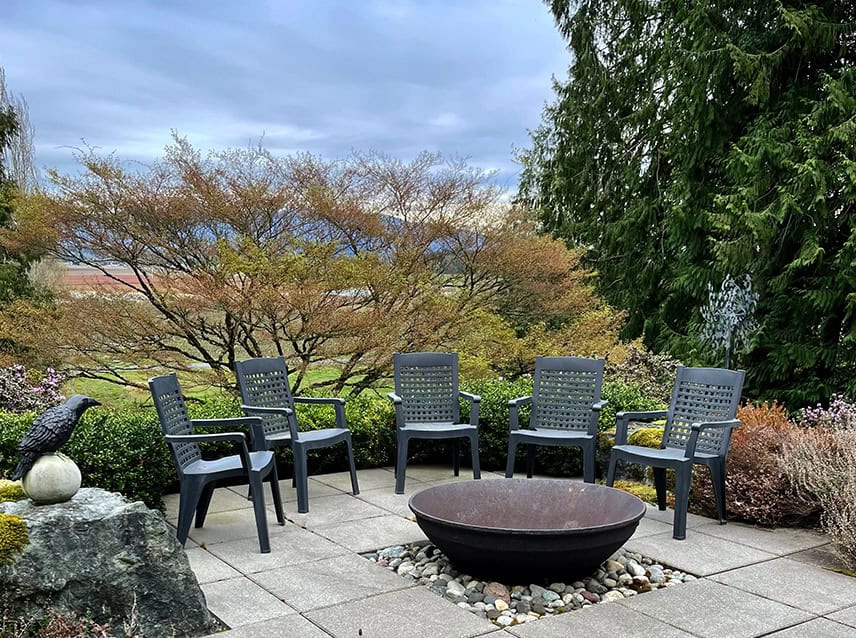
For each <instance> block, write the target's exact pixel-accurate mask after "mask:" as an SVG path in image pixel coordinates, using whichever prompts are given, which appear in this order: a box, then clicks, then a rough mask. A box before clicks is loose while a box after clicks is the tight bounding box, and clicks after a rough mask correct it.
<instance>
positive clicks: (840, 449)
mask: <svg viewBox="0 0 856 638" xmlns="http://www.w3.org/2000/svg"><path fill="white" fill-rule="evenodd" d="M840 424H841V422H840V421H839V422H838V425H840ZM851 427H852V425H851ZM854 451H856V429H838V428H837V427H834V426H833V427H817V428H812V429H804V430H802V431H801V432H800V433H799V434H798V435H797V436H795V437H793V438H791V439H790V440H789V441H788V443H787V445H786V446H785V447H784V449H783V450H782V454H781V463H782V467H783V468H784V471H785V472H786V473H787V475H788V476H789V477H790V479H791V480H792V481H793V482H794V483H796V484H797V485H799V486H800V487H801V488H802V489H803V490H804V491H805V492H807V493H809V494H811V495H812V497H813V498H814V499H815V500H816V502H817V503H818V505H819V506H820V509H821V517H820V521H821V524H822V525H823V528H824V531H825V532H826V533H827V534H828V535H829V536H830V537H831V538H832V541H833V543H834V546H835V549H836V552H837V553H838V555H839V557H840V558H841V560H842V562H843V563H844V565H845V567H847V568H848V569H850V570H854V571H856V463H854V457H856V453H854Z"/></svg>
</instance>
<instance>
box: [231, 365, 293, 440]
mask: <svg viewBox="0 0 856 638" xmlns="http://www.w3.org/2000/svg"><path fill="white" fill-rule="evenodd" d="M235 374H236V376H237V378H238V389H239V390H240V392H241V399H242V401H243V402H244V404H245V405H255V406H258V407H260V408H291V409H292V410H294V398H293V397H292V395H291V386H290V385H289V383H288V366H286V365H285V359H283V358H282V357H268V358H262V359H247V360H246V361H238V362H237V363H235ZM256 416H258V415H256ZM262 420H263V422H264V430H265V434H267V435H271V434H278V433H280V432H288V431H289V429H288V419H287V418H286V417H285V416H282V415H280V414H266V415H264V416H262Z"/></svg>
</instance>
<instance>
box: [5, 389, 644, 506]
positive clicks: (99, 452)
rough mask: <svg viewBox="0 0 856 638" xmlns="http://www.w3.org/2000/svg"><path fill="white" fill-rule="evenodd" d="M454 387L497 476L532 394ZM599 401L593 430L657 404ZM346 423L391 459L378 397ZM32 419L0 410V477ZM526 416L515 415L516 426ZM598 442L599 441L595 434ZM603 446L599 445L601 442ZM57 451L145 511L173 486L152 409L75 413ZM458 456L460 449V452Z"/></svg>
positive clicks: (287, 465)
mask: <svg viewBox="0 0 856 638" xmlns="http://www.w3.org/2000/svg"><path fill="white" fill-rule="evenodd" d="M462 388H463V389H464V390H466V391H468V392H473V393H475V394H478V395H480V396H481V397H482V402H481V411H480V415H481V419H480V422H481V429H480V437H479V438H480V446H479V447H480V450H479V452H480V459H481V464H482V468H483V469H485V470H495V471H504V469H505V461H506V454H507V450H508V401H509V400H510V399H513V398H515V397H518V396H524V395H527V394H530V393H531V392H532V380H531V379H521V380H518V381H499V380H493V381H477V382H469V383H464V384H462ZM603 394H604V398H606V399H609V401H610V406H609V408H607V409H606V410H604V412H603V414H602V415H601V423H600V426H601V429H604V430H605V429H608V428H611V427H612V426H613V425H614V423H615V412H616V411H617V410H622V409H633V410H644V409H654V408H657V407H660V406H659V404H658V403H657V402H656V401H652V400H650V399H648V398H646V397H644V396H643V395H642V393H641V390H639V388H637V387H633V386H632V384H627V383H624V382H621V381H617V382H607V383H605V384H604V392H603ZM189 410H190V413H191V418H217V417H230V416H240V414H241V412H240V407H239V406H238V404H237V403H236V402H233V401H229V400H218V401H209V402H206V403H204V404H191V405H190V406H189ZM468 410H469V403H468V402H466V401H463V402H462V417H463V418H464V419H467V418H469V414H468ZM345 413H346V416H347V419H348V425H349V427H350V429H351V433H352V436H353V440H354V455H355V457H356V463H357V466H358V467H360V468H366V467H377V466H384V465H391V464H392V462H393V459H394V455H395V414H394V411H393V407H392V405H391V404H390V402H389V401H388V400H387V399H386V397H381V396H377V395H374V394H369V393H364V394H363V395H361V396H359V397H356V398H349V399H348V400H347V402H346V404H345ZM33 418H34V415H33V414H23V415H19V414H9V413H3V412H0V476H8V475H9V474H10V473H11V472H12V470H13V469H14V467H15V465H16V464H17V462H18V453H17V450H16V447H17V444H18V442H19V441H20V440H21V437H22V436H23V435H24V432H25V431H26V430H27V428H29V427H30V425H31V424H32V421H33ZM528 418H529V413H528V409H523V410H521V423H525V421H526V419H528ZM298 419H299V421H300V423H301V428H303V429H309V428H325V427H333V426H334V424H335V413H334V410H333V408H332V407H331V406H328V405H298ZM603 441H604V442H605V441H606V437H603ZM604 445H606V443H604ZM64 451H65V452H66V453H67V454H68V455H69V456H70V457H71V458H73V459H74V460H75V462H76V463H77V465H78V466H79V467H80V471H81V474H82V475H83V484H84V486H97V487H101V488H104V489H107V490H110V491H115V492H120V493H122V494H124V495H125V496H126V497H128V498H130V499H133V500H141V501H143V502H145V503H146V504H147V505H148V506H150V507H155V508H160V507H162V505H163V500H162V496H163V494H164V493H166V492H167V491H168V490H170V489H174V487H175V486H174V483H175V470H174V468H173V465H172V459H171V456H170V454H169V450H168V449H167V446H166V444H165V442H164V439H163V435H162V434H161V430H160V426H159V424H158V420H157V415H156V413H155V411H154V409H153V408H149V409H143V408H139V409H134V410H121V411H119V410H116V411H114V410H107V409H103V408H96V409H92V410H89V411H88V412H86V414H84V415H83V418H82V419H81V422H80V424H79V425H78V427H77V429H76V430H75V432H74V435H73V436H72V437H71V440H70V441H69V442H68V444H67V445H66V447H65V448H64ZM203 451H204V453H205V454H206V456H215V455H219V454H222V453H231V452H233V451H234V448H233V447H232V445H231V444H228V443H226V444H219V443H218V444H208V445H205V446H203ZM463 452H464V453H465V454H466V453H467V451H466V450H464V451H463ZM411 453H412V455H413V456H415V457H416V459H417V461H423V462H440V463H448V462H449V461H450V458H449V455H450V452H449V446H448V444H445V445H444V444H442V443H438V442H434V441H425V442H423V441H417V442H415V443H414V445H413V447H412V450H411ZM277 458H278V460H279V465H280V468H281V469H280V474H281V477H282V478H286V477H289V476H291V454H290V452H289V450H288V449H280V450H278V451H277ZM524 458H525V450H521V451H520V453H519V461H520V463H519V465H518V469H523V468H524V467H525V466H524V464H523V459H524ZM537 460H538V466H537V471H538V472H539V473H545V474H551V475H560V476H567V475H574V474H579V473H580V472H581V465H580V454H579V451H578V450H574V449H567V448H550V447H540V448H538V457H537ZM346 467H347V464H346V458H345V454H344V450H342V451H341V452H339V451H334V452H333V453H330V451H329V450H318V451H316V452H313V453H312V454H311V455H310V459H309V468H310V472H312V473H323V472H335V471H341V470H344V469H346Z"/></svg>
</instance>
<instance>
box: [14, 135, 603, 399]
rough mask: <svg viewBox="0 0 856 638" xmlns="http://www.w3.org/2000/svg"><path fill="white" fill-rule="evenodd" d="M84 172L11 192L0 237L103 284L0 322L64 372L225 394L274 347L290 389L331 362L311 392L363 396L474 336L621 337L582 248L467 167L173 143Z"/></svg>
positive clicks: (94, 159) (95, 163) (423, 157)
mask: <svg viewBox="0 0 856 638" xmlns="http://www.w3.org/2000/svg"><path fill="white" fill-rule="evenodd" d="M82 162H83V168H84V169H85V170H84V171H83V172H82V173H81V174H79V175H73V176H64V175H60V174H57V173H53V174H51V181H52V185H53V187H52V189H49V190H48V191H47V192H46V193H42V194H36V195H33V196H31V197H30V198H28V199H25V200H22V202H21V215H20V218H21V219H20V223H19V224H18V226H17V228H16V229H15V230H14V232H8V233H6V235H5V237H4V238H3V241H4V243H5V244H6V245H7V246H16V247H21V248H24V247H27V248H34V249H38V250H43V251H46V252H47V253H49V254H51V255H53V256H54V257H56V258H57V259H60V260H64V261H70V262H75V263H81V264H86V265H88V266H91V267H92V268H95V269H97V270H98V271H100V272H101V273H103V275H104V277H106V278H107V280H108V281H110V282H111V285H109V286H107V285H105V286H102V287H101V288H100V289H98V290H97V291H95V294H87V295H81V294H79V293H78V294H76V295H72V294H66V295H64V296H61V297H60V298H59V300H58V303H56V304H55V305H54V306H53V307H52V308H48V309H39V308H34V307H32V306H28V305H27V304H24V303H22V304H18V306H17V307H15V308H12V309H11V312H8V313H6V315H5V318H4V319H3V320H4V321H5V323H6V326H5V327H6V328H7V329H9V330H11V331H17V337H20V338H22V339H26V341H27V345H28V347H30V348H31V349H32V350H33V351H34V352H42V353H43V354H44V357H45V358H46V359H48V360H56V361H60V362H62V363H63V367H64V368H65V370H66V372H67V373H68V374H72V375H74V374H76V375H83V376H89V377H97V378H104V379H108V380H112V381H116V382H119V383H128V384H131V383H133V380H132V379H130V378H129V377H128V375H127V374H125V373H124V372H123V369H125V368H127V367H128V366H129V364H133V365H134V366H146V365H150V366H152V367H157V368H159V369H163V368H172V369H187V368H188V367H194V368H195V369H199V370H208V371H210V372H211V373H212V375H213V376H214V377H216V379H215V381H216V382H218V383H229V384H230V383H231V382H232V381H231V379H232V376H231V374H230V372H229V371H230V370H231V369H232V367H233V364H234V362H235V360H236V359H240V358H243V357H255V356H267V355H284V356H286V357H287V358H288V360H289V362H290V364H291V366H292V368H293V369H294V370H295V371H296V372H297V378H296V379H295V381H294V386H295V388H296V389H300V387H301V386H302V385H305V384H304V380H305V375H306V372H307V371H308V370H309V368H310V366H312V365H313V364H317V363H319V362H326V363H334V364H335V365H336V366H337V369H338V375H337V376H336V377H335V378H332V379H326V380H324V381H322V382H321V384H322V385H325V386H327V387H328V388H329V389H332V390H333V391H336V392H339V391H343V390H347V389H350V390H353V391H359V390H361V389H364V388H366V387H368V386H370V385H372V384H373V383H375V382H376V381H378V380H379V379H381V378H383V377H385V376H386V375H388V373H389V369H390V362H391V357H392V353H393V352H394V351H410V350H432V349H445V348H456V347H458V346H459V345H461V344H467V343H473V342H474V341H477V336H478V335H479V334H480V331H481V328H482V326H483V325H486V323H490V324H491V325H492V326H493V327H496V326H499V327H500V328H501V332H503V335H504V337H505V338H508V337H509V335H510V338H512V339H518V338H525V337H526V335H527V334H529V333H530V331H531V330H532V329H533V327H534V326H539V328H538V330H544V331H546V333H548V334H549V335H551V338H553V337H555V343H564V342H566V341H568V340H569V339H571V336H572V335H573V333H574V332H575V331H579V330H582V331H583V332H584V331H585V329H586V325H587V324H592V325H596V326H598V327H599V329H600V330H601V331H604V330H605V331H606V332H607V338H606V339H602V341H603V344H606V345H608V344H611V343H614V342H615V338H616V334H617V329H618V321H619V317H618V315H616V314H615V313H613V312H612V311H611V309H609V308H608V306H606V305H605V304H604V303H603V302H602V301H601V300H600V299H599V298H598V297H597V295H596V294H595V293H594V292H593V289H592V287H591V285H590V283H589V280H590V273H588V272H586V271H585V270H583V269H582V268H580V266H579V258H580V254H579V252H573V251H569V250H568V249H567V248H565V246H564V244H563V243H562V242H560V241H557V240H554V239H551V238H549V237H544V236H541V235H538V234H537V233H536V232H535V226H534V224H533V223H532V222H531V221H530V220H529V219H528V218H527V216H526V215H525V214H524V213H523V212H521V211H519V210H513V209H510V208H509V207H507V206H502V205H501V204H500V203H499V196H500V194H501V193H500V192H499V190H498V189H497V188H495V187H493V186H492V185H491V184H490V182H489V177H490V175H489V174H486V173H484V172H483V171H480V170H477V169H473V168H471V167H469V166H467V165H466V164H465V163H463V162H459V161H443V160H442V158H440V157H439V156H436V155H432V154H428V153H423V154H420V155H419V156H417V157H416V158H415V159H414V160H412V161H410V162H403V161H399V160H396V159H393V158H390V157H387V156H384V155H380V154H374V153H368V154H355V155H353V156H351V157H349V158H347V159H344V160H339V161H326V160H322V159H320V158H318V157H314V156H311V155H306V154H301V155H296V156H290V157H275V156H273V155H272V154H270V153H269V152H267V151H266V150H265V149H263V148H261V147H257V148H250V149H246V150H229V151H224V152H217V153H210V154H208V155H203V154H202V153H200V152H199V151H197V150H196V149H194V148H193V147H192V146H191V145H190V144H189V143H188V142H187V141H186V140H184V139H178V138H177V139H176V140H175V142H174V144H173V145H172V146H171V147H169V148H167V151H166V155H165V157H164V159H163V160H162V161H160V162H158V163H157V164H155V165H153V166H152V167H150V168H149V169H148V170H144V171H140V170H127V169H126V168H125V167H124V166H123V165H122V164H121V163H120V162H119V161H118V160H116V159H115V158H113V157H106V158H105V157H98V156H95V155H89V156H86V157H83V158H82ZM117 265H118V266H121V267H122V268H123V269H124V270H126V271H127V272H128V273H130V276H118V275H116V267H117ZM604 316H606V317H607V319H606V320H605V319H604ZM587 317H588V318H589V319H586V318H587ZM589 329H591V328H590V327H589ZM474 335H475V337H474ZM17 337H16V338H17ZM606 345H601V346H599V348H600V349H604V348H605V347H606ZM534 354H535V353H531V354H530V355H529V357H528V358H533V359H534ZM474 356H475V355H474ZM489 363H490V364H491V365H493V364H496V365H499V366H502V365H504V364H503V362H502V361H501V360H500V361H498V362H497V361H496V360H495V359H492V360H491V361H490V362H489Z"/></svg>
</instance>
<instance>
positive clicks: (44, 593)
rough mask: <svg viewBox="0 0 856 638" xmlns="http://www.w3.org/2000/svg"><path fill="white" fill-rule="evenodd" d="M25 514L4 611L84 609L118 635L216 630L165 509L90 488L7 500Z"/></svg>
mask: <svg viewBox="0 0 856 638" xmlns="http://www.w3.org/2000/svg"><path fill="white" fill-rule="evenodd" d="M0 513H7V514H14V515H17V516H20V517H22V518H23V519H24V520H25V521H26V522H27V526H28V528H29V543H28V544H27V545H26V546H25V548H24V551H23V553H21V554H20V555H19V556H18V557H17V558H16V559H15V560H13V562H12V563H11V564H8V565H0V608H5V611H6V613H7V614H10V613H11V614H12V615H13V616H17V617H21V618H33V617H42V616H44V615H45V610H46V609H52V610H53V611H55V612H58V613H67V612H76V613H78V614H80V615H87V616H89V617H91V618H92V620H94V621H95V622H97V623H100V624H107V625H109V626H110V627H111V632H112V633H113V634H115V635H120V636H123V635H124V629H123V625H124V624H125V623H130V622H132V615H133V616H134V617H135V620H134V622H135V623H136V633H137V635H143V636H145V637H146V638H156V637H158V636H170V637H172V636H199V635H204V634H207V633H210V632H211V631H212V630H213V629H214V621H213V619H212V617H211V615H210V614H209V612H208V609H207V608H206V606H205V597H204V596H203V595H202V590H200V588H199V584H198V583H197V582H196V577H195V576H194V574H193V572H192V571H191V570H190V565H189V563H188V562H187V555H186V554H185V553H184V550H183V549H182V548H181V546H180V545H179V544H178V542H177V541H176V539H175V534H174V532H173V531H172V530H171V529H170V527H169V526H168V525H167V524H166V522H165V521H164V519H163V517H162V516H161V514H160V513H159V512H156V511H154V510H150V509H149V508H148V507H146V506H145V505H144V504H143V503H139V502H137V503H131V502H129V501H127V500H126V499H125V498H124V497H122V496H120V495H119V494H113V493H110V492H105V491H104V490H101V489H95V488H84V489H82V490H80V491H79V492H78V493H77V494H76V495H75V496H74V498H72V499H71V500H70V501H67V502H65V503H60V504H57V505H35V504H34V503H33V502H32V501H30V500H24V501H17V502H12V503H0Z"/></svg>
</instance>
